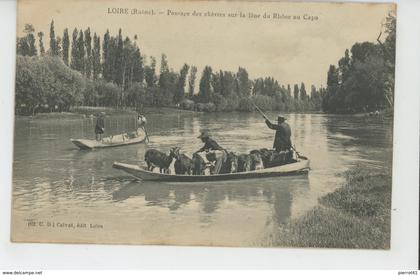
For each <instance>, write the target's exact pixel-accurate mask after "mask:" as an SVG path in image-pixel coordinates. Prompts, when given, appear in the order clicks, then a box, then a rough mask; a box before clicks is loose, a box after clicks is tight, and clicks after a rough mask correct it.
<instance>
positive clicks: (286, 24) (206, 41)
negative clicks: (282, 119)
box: [18, 0, 393, 87]
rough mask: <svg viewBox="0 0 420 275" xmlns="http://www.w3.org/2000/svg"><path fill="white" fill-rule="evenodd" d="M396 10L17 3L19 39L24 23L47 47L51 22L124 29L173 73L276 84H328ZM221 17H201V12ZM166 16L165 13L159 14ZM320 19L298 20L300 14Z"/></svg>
mask: <svg viewBox="0 0 420 275" xmlns="http://www.w3.org/2000/svg"><path fill="white" fill-rule="evenodd" d="M112 8H127V9H128V12H129V13H130V12H131V11H132V9H134V8H135V9H137V10H147V11H150V10H151V9H153V10H154V12H155V13H157V14H156V15H153V16H151V15H130V14H129V15H124V14H123V15H122V14H109V13H108V9H112ZM392 8H393V6H392V5H389V4H356V3H354V4H350V3H346V4H334V3H292V2H264V3H262V2H259V3H257V2H236V1H229V2H222V1H218V2H204V1H171V2H167V1H146V2H145V1H132V0H130V1H127V0H122V1H109V0H71V1H63V0H20V1H19V5H18V35H22V30H23V27H24V24H26V23H31V24H33V26H34V27H35V30H36V32H38V31H43V32H44V33H45V38H44V44H45V45H46V48H48V47H49V37H48V35H49V24H50V22H51V19H54V23H55V32H56V35H59V36H62V33H63V30H64V28H66V27H68V28H69V30H70V34H71V32H72V30H73V29H74V28H75V27H76V28H78V29H80V28H83V29H86V28H87V27H90V28H91V32H92V35H93V32H97V33H98V34H100V36H101V37H102V36H103V34H104V33H105V31H106V29H107V28H108V29H109V30H110V32H111V33H112V34H113V35H116V34H117V33H118V29H119V28H120V27H121V28H122V30H123V35H124V36H129V37H131V38H133V37H134V35H135V34H137V35H138V37H139V40H138V43H139V45H140V49H141V51H142V54H143V55H147V56H150V55H152V56H155V57H157V58H158V63H159V61H160V55H161V54H162V53H165V54H166V55H167V56H168V61H169V65H170V67H171V68H173V69H174V70H176V71H178V70H179V69H180V68H181V67H182V65H183V64H184V63H188V64H190V65H191V64H193V65H196V66H197V67H198V70H199V72H201V71H202V69H203V68H204V66H205V65H210V66H211V67H212V68H213V70H219V69H222V70H231V71H237V69H238V67H239V66H241V67H244V68H246V69H247V70H248V73H249V75H250V77H251V78H256V77H260V76H273V77H274V78H276V79H277V80H278V81H279V82H280V83H281V84H284V85H287V84H289V83H290V84H294V83H300V82H302V81H303V82H305V84H306V86H307V87H308V86H310V85H311V84H315V85H316V86H320V85H324V86H325V83H326V76H327V70H328V67H329V65H330V64H336V63H337V61H338V59H339V58H340V57H341V56H342V55H343V54H344V51H345V49H346V48H349V49H350V47H351V46H352V45H353V44H354V43H355V42H363V41H371V42H375V41H376V37H377V36H378V34H379V31H380V30H381V24H382V23H383V21H384V19H385V18H386V15H387V13H388V12H389V10H390V9H392ZM168 10H171V11H173V12H176V11H178V12H180V11H182V12H191V13H192V12H193V11H194V10H195V11H198V12H202V13H203V14H202V16H200V17H198V16H192V15H191V14H190V16H181V15H171V16H168V15H167V12H168ZM207 11H210V12H218V13H224V14H225V17H206V16H204V13H205V12H207ZM159 12H163V14H159ZM238 12H242V13H244V14H246V15H248V13H249V12H253V13H254V14H261V15H262V14H264V13H267V14H270V15H271V16H272V15H273V13H277V14H280V15H281V14H284V15H290V16H293V15H299V16H300V17H301V20H288V19H273V18H271V19H262V18H260V19H249V18H240V17H239V16H238V17H236V18H232V17H228V16H227V15H228V14H229V13H233V14H235V13H236V14H237V13H238ZM305 14H307V15H309V16H316V17H318V20H314V21H310V20H303V15H305Z"/></svg>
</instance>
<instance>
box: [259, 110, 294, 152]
mask: <svg viewBox="0 0 420 275" xmlns="http://www.w3.org/2000/svg"><path fill="white" fill-rule="evenodd" d="M285 120H286V119H285V118H284V117H283V116H281V115H279V116H278V118H277V122H278V124H273V123H271V122H270V120H268V119H266V120H265V123H266V124H267V126H268V128H270V129H272V130H276V135H275V137H274V144H273V148H274V149H275V150H276V151H277V152H280V151H288V150H290V148H291V147H292V141H291V140H290V136H291V134H292V131H291V130H290V126H289V124H287V123H286V122H285Z"/></svg>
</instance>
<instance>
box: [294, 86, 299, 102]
mask: <svg viewBox="0 0 420 275" xmlns="http://www.w3.org/2000/svg"><path fill="white" fill-rule="evenodd" d="M293 97H294V99H299V86H298V85H297V84H295V86H293Z"/></svg>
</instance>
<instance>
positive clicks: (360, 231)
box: [269, 165, 392, 249]
mask: <svg viewBox="0 0 420 275" xmlns="http://www.w3.org/2000/svg"><path fill="white" fill-rule="evenodd" d="M345 176H346V180H347V184H346V185H344V186H343V187H341V188H339V189H337V190H336V191H334V192H332V193H330V194H328V195H326V196H324V197H322V198H320V199H319V203H320V205H319V206H317V207H315V208H314V209H313V210H311V211H310V212H308V213H306V214H305V215H304V216H303V217H301V218H299V219H297V220H294V221H290V222H289V223H288V224H287V225H286V226H284V227H282V228H280V229H279V231H278V232H277V233H276V234H278V235H276V236H274V238H272V239H273V240H277V241H269V245H272V246H293V247H326V248H365V249H389V243H390V236H391V232H390V229H391V228H390V225H391V183H392V177H391V171H389V170H381V171H377V170H375V171H372V170H369V169H367V168H365V167H363V166H362V165H358V166H356V167H355V168H353V169H352V170H350V171H348V172H347V173H346V174H345Z"/></svg>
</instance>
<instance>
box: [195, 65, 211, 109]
mask: <svg viewBox="0 0 420 275" xmlns="http://www.w3.org/2000/svg"><path fill="white" fill-rule="evenodd" d="M211 76H212V69H211V67H210V66H206V67H205V68H204V70H203V73H202V75H201V79H200V89H199V91H198V97H199V100H200V101H201V102H209V101H210V99H211V95H212V89H211Z"/></svg>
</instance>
